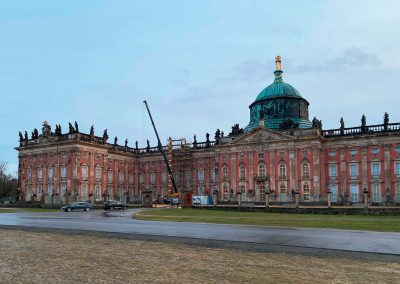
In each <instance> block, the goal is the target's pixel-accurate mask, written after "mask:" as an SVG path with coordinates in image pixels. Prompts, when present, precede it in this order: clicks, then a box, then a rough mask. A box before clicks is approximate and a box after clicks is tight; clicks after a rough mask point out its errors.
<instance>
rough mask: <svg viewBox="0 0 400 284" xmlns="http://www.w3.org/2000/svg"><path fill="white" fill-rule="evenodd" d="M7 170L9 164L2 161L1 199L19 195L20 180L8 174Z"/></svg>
mask: <svg viewBox="0 0 400 284" xmlns="http://www.w3.org/2000/svg"><path fill="white" fill-rule="evenodd" d="M7 170H8V165H7V163H6V162H2V161H0V199H4V198H5V197H15V196H16V195H17V190H18V180H17V179H16V178H15V177H13V176H12V175H11V174H7Z"/></svg>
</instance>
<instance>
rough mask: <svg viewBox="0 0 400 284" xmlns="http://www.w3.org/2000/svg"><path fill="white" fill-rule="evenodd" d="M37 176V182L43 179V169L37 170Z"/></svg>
mask: <svg viewBox="0 0 400 284" xmlns="http://www.w3.org/2000/svg"><path fill="white" fill-rule="evenodd" d="M37 176H38V179H39V180H41V179H42V178H43V169H42V168H38V172H37Z"/></svg>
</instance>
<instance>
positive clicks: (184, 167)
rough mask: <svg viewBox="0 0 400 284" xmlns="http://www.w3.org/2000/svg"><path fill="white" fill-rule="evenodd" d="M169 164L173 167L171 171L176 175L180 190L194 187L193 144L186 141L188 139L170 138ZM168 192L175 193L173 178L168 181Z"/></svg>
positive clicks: (188, 189) (189, 189)
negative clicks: (192, 170) (192, 183)
mask: <svg viewBox="0 0 400 284" xmlns="http://www.w3.org/2000/svg"><path fill="white" fill-rule="evenodd" d="M167 154H168V155H167V157H168V165H169V167H170V168H171V172H172V174H173V176H174V180H175V184H176V186H177V188H178V192H179V193H180V192H182V191H186V192H190V191H191V189H192V185H191V180H192V178H191V163H192V152H191V144H190V143H187V142H186V139H184V138H181V139H172V138H169V139H168V153H167ZM167 192H168V193H169V194H172V193H173V187H172V183H171V180H170V179H168V182H167Z"/></svg>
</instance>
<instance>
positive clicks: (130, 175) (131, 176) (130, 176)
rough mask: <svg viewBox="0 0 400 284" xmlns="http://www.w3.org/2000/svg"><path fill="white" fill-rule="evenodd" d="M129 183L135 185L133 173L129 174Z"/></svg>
mask: <svg viewBox="0 0 400 284" xmlns="http://www.w3.org/2000/svg"><path fill="white" fill-rule="evenodd" d="M129 183H133V173H129Z"/></svg>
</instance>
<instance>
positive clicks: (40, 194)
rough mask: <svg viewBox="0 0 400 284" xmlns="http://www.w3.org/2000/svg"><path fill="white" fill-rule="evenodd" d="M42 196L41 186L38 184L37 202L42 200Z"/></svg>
mask: <svg viewBox="0 0 400 284" xmlns="http://www.w3.org/2000/svg"><path fill="white" fill-rule="evenodd" d="M42 195H43V185H42V184H41V183H40V184H39V188H38V200H41V199H42Z"/></svg>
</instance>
